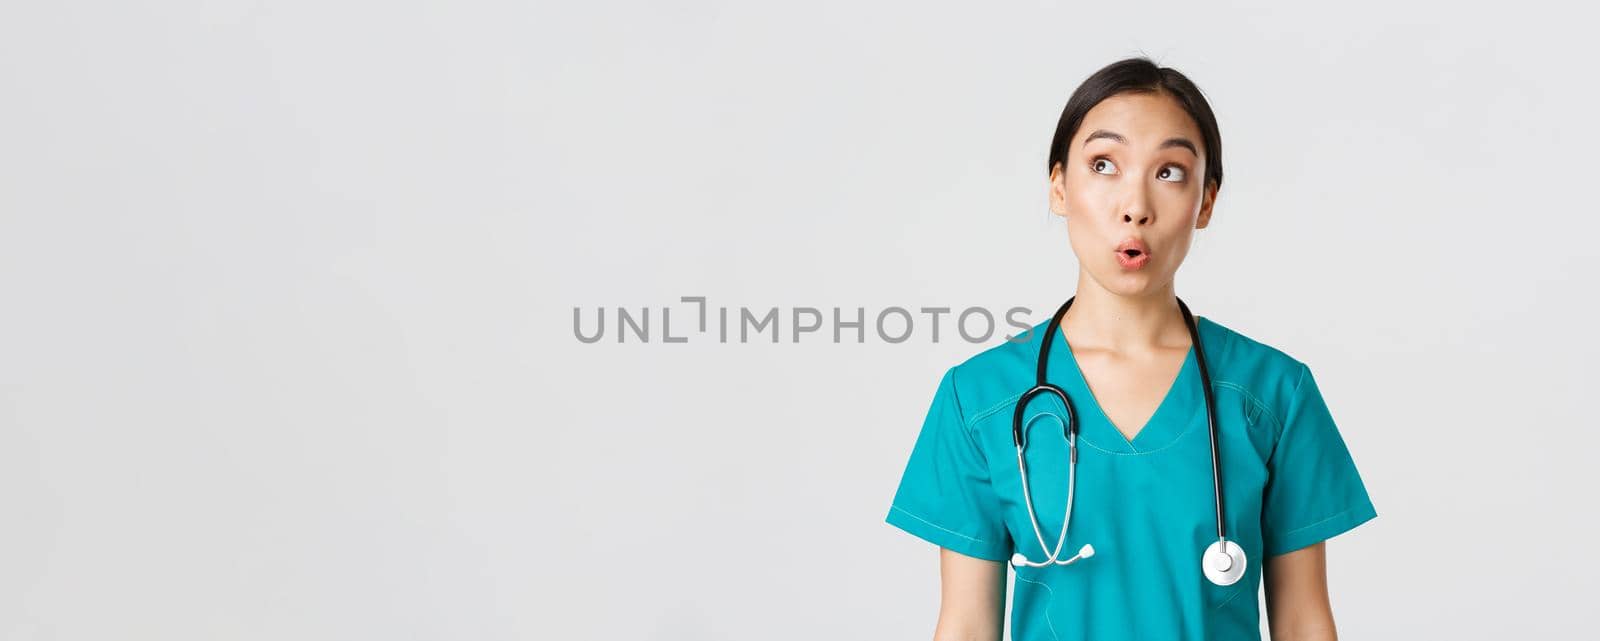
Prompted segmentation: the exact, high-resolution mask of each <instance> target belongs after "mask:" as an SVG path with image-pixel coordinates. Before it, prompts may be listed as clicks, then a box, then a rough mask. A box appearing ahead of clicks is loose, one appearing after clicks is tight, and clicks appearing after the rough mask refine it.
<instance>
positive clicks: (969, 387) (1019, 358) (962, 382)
mask: <svg viewBox="0 0 1600 641" xmlns="http://www.w3.org/2000/svg"><path fill="white" fill-rule="evenodd" d="M1047 324H1048V321H1045V322H1040V323H1038V324H1036V325H1034V326H1033V327H1030V328H1028V329H1026V330H1023V331H1022V332H1019V333H1018V334H1016V335H1014V336H1011V337H1002V338H1001V339H1000V342H999V343H998V344H996V345H992V346H989V347H987V348H984V349H982V350H981V351H978V352H977V353H974V354H971V355H969V356H967V357H966V358H965V359H963V360H961V361H960V362H958V363H956V364H955V365H953V366H951V367H950V368H949V370H948V371H946V372H945V377H946V379H947V380H946V383H947V384H948V385H949V386H950V390H949V391H950V392H952V393H953V394H954V395H955V397H956V403H957V404H958V405H959V406H960V408H961V415H962V420H963V422H964V423H966V424H967V425H969V426H970V425H971V424H972V423H973V422H975V421H977V420H980V419H982V418H984V417H986V416H988V415H990V414H993V413H994V412H996V411H998V410H999V409H1003V408H1006V407H1009V406H1010V405H1011V404H1012V403H1014V402H1016V399H1017V398H1018V397H1020V396H1022V393H1023V392H1026V391H1028V388H1030V387H1033V384H1034V374H1035V371H1036V368H1037V365H1038V357H1039V345H1040V339H1041V338H1042V336H1043V332H1044V329H1045V326H1046V325H1047Z"/></svg>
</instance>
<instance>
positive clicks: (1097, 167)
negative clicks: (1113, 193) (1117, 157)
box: [1089, 156, 1117, 175]
mask: <svg viewBox="0 0 1600 641" xmlns="http://www.w3.org/2000/svg"><path fill="white" fill-rule="evenodd" d="M1089 170H1090V171H1093V172H1094V173H1097V174H1107V175H1110V174H1114V173H1117V166H1116V164H1114V163H1112V162H1111V159H1109V158H1106V157H1104V156H1102V157H1100V158H1096V159H1094V160H1091V161H1089Z"/></svg>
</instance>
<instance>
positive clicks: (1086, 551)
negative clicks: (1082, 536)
mask: <svg viewBox="0 0 1600 641" xmlns="http://www.w3.org/2000/svg"><path fill="white" fill-rule="evenodd" d="M1078 556H1080V557H1083V558H1085V559H1087V558H1089V557H1091V556H1094V546H1093V545H1089V544H1088V543H1085V544H1083V547H1081V548H1078Z"/></svg>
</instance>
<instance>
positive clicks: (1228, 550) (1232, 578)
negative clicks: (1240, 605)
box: [1200, 541, 1245, 585]
mask: <svg viewBox="0 0 1600 641" xmlns="http://www.w3.org/2000/svg"><path fill="white" fill-rule="evenodd" d="M1200 567H1201V569H1202V570H1204V571H1205V574H1206V578H1207V579H1210V580H1211V582H1212V583H1215V584H1217V585H1233V584H1234V583H1237V582H1239V579H1240V578H1241V577H1243V576H1244V569H1245V557H1244V550H1243V549H1242V548H1240V547H1239V546H1238V544H1236V543H1234V542H1233V541H1217V542H1215V543H1212V544H1211V546H1210V547H1208V548H1206V552H1205V554H1204V555H1202V557H1201V558H1200Z"/></svg>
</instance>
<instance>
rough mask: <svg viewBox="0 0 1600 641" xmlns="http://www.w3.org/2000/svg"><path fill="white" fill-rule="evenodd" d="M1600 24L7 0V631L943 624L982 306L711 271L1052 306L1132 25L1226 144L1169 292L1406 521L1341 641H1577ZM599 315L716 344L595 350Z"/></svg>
mask: <svg viewBox="0 0 1600 641" xmlns="http://www.w3.org/2000/svg"><path fill="white" fill-rule="evenodd" d="M1592 25H1593V21H1592V16H1579V15H1564V14H1561V13H1558V12H1556V11H1555V9H1554V3H1530V2H1522V3H1515V5H1507V6H1485V5H1479V6H1473V5H1472V4H1471V3H1468V4H1460V3H1455V4H1450V5H1442V6H1440V7H1417V8H1412V7H1408V6H1404V5H1402V4H1400V3H1393V2H1385V3H1375V4H1373V5H1370V6H1364V7H1363V6H1353V5H1351V4H1350V3H1323V4H1322V5H1320V6H1317V7H1314V8H1309V7H1302V8H1294V9H1289V8H1285V7H1282V6H1281V5H1280V3H1261V4H1259V5H1256V6H1238V7H1223V6H1222V5H1221V4H1219V3H1214V2H1208V3H1181V4H1180V3H1173V4H1170V5H1168V6H1164V7H1161V6H1155V5H1151V4H1149V3H1133V4H1129V3H1113V2H1102V3H1029V4H1009V3H988V4H986V5H985V6H983V7H981V8H979V7H976V6H969V7H960V6H943V3H925V2H920V3H911V2H908V3H901V4H878V3H873V4H864V3H861V2H806V3H797V2H786V3H765V2H763V3H754V2H744V3H733V2H728V3H715V2H693V3H685V2H668V3H644V2H633V3H602V2H588V3H577V2H567V3H560V4H556V3H541V2H537V1H536V2H534V3H532V4H529V3H524V2H500V3H487V2H435V3H415V2H398V3H396V2H364V3H363V2H354V1H349V0H337V1H329V0H323V1H319V2H273V3H248V2H194V1H168V2H159V3H137V4H136V3H125V2H52V3H42V2H15V3H7V4H5V5H4V6H3V7H0V301H3V302H4V307H3V308H0V509H3V510H4V519H3V521H0V637H3V638H6V639H224V638H226V639H382V638H393V639H483V640H489V639H536V638H537V639H596V640H598V639H655V640H663V641H668V640H674V641H675V640H683V641H688V640H716V639H729V640H732V639H738V640H744V639H773V640H786V639H796V640H798V639H926V638H929V637H931V633H932V630H933V623H934V616H935V613H936V609H937V604H938V597H937V590H938V575H937V560H936V559H937V553H936V551H935V548H933V547H932V546H930V545H928V544H926V543H924V542H921V541H918V540H916V539H914V538H912V537H910V536H909V535H906V534H904V533H902V532H899V531H898V530H895V529H893V528H892V527H890V526H888V525H885V524H884V523H883V522H882V520H883V516H884V514H885V513H886V511H887V509H888V505H889V500H890V497H891V494H892V492H893V490H894V485H895V483H896V482H897V480H898V478H899V474H900V472H901V471H902V466H903V465H904V463H905V458H906V456H907V455H908V454H909V452H910V448H911V444H912V440H913V438H914V437H915V433H916V430H917V428H918V427H919V425H920V423H921V420H922V417H923V415H924V413H925V412H926V410H927V405H928V403H929V401H930V400H931V398H932V394H933V391H934V388H935V386H936V384H937V382H938V379H939V375H940V374H941V373H942V372H943V370H944V369H945V368H946V367H948V366H950V365H952V364H954V363H955V362H958V361H959V360H961V359H964V358H966V357H967V356H969V355H971V354H973V353H975V352H977V351H979V350H981V349H983V348H986V347H988V346H990V345H993V344H995V343H996V342H997V341H998V340H999V339H998V338H995V339H993V340H991V341H990V342H989V343H986V344H981V345H978V344H972V343H967V342H964V341H960V340H954V339H952V336H953V332H952V329H951V327H950V326H949V325H946V326H945V327H944V328H943V332H942V333H941V340H940V341H939V342H937V343H935V342H933V341H932V340H931V335H930V334H929V333H928V331H927V329H926V328H920V327H919V328H918V330H917V332H916V333H915V335H914V337H913V338H912V339H910V340H908V341H906V342H904V343H900V344H889V343H885V342H883V341H881V340H878V339H877V338H876V337H875V336H873V335H872V334H871V333H870V332H869V336H868V340H867V341H866V342H864V343H859V344H858V343H853V342H847V343H845V344H832V342H831V337H830V336H828V333H827V332H826V331H825V332H823V333H819V334H817V335H812V336H808V337H805V339H803V340H802V341H801V342H799V343H793V342H789V338H788V336H787V335H785V338H784V341H783V342H780V343H778V344H772V343H770V342H751V343H743V344H741V343H738V342H731V343H728V344H722V343H719V342H717V341H716V340H715V338H714V336H713V335H700V334H698V333H691V332H688V331H686V330H688V329H690V328H691V321H690V320H689V319H690V318H691V316H690V315H689V313H690V310H692V309H693V308H692V306H687V305H684V304H682V303H680V302H679V297H682V296H705V297H707V299H708V302H709V304H710V305H711V306H712V307H713V309H715V308H716V307H719V306H726V307H730V308H732V309H734V310H737V309H739V308H741V307H750V308H754V309H756V310H760V311H764V310H765V309H767V308H771V307H778V308H780V310H782V311H783V312H784V313H787V312H788V310H791V309H793V308H795V307H806V306H814V307H819V308H822V309H824V310H828V309H830V308H831V307H835V306H838V307H843V308H845V309H846V310H847V311H852V310H854V308H856V307H863V308H865V309H866V310H867V313H868V314H869V315H870V314H875V313H876V312H877V311H878V310H881V309H884V308H887V307H892V306H902V307H908V308H912V309H915V308H917V307H920V306H950V307H954V308H957V309H958V310H959V309H963V308H967V307H973V306H977V307H984V308H987V309H991V310H996V311H997V312H998V311H1000V310H1004V309H1006V308H1008V307H1011V306H1026V307H1029V308H1031V309H1033V310H1035V314H1034V315H1033V316H1031V317H1030V318H1031V319H1033V320H1037V319H1042V318H1043V314H1044V313H1046V311H1047V310H1050V309H1054V308H1055V306H1056V305H1057V304H1059V302H1060V301H1061V300H1062V299H1064V298H1065V297H1066V296H1068V295H1070V294H1071V293H1072V291H1071V290H1072V287H1073V284H1074V282H1075V278H1076V273H1077V267H1076V265H1075V263H1074V261H1073V257H1072V253H1071V251H1070V249H1069V247H1068V245H1067V238H1066V235H1065V230H1064V228H1063V226H1062V223H1061V221H1060V219H1058V218H1055V217H1053V216H1050V215H1049V214H1048V213H1047V211H1046V200H1045V188H1044V175H1045V174H1044V164H1045V161H1044V159H1045V156H1046V146H1047V145H1048V143H1049V140H1050V136H1051V134H1052V133H1053V130H1054V126H1055V122H1056V118H1057V117H1058V115H1059V113H1060V110H1061V107H1062V105H1063V104H1064V103H1065V101H1066V98H1067V96H1068V94H1070V92H1071V91H1072V89H1073V88H1074V87H1075V86H1076V85H1077V83H1078V82H1080V81H1081V80H1082V79H1083V78H1084V77H1086V76H1087V75H1088V74H1089V73H1091V72H1093V71H1094V70H1095V69H1097V68H1099V67H1101V66H1103V65H1104V64H1107V63H1109V62H1111V61H1113V60H1116V59H1118V58H1121V57H1124V56H1127V55H1136V54H1140V53H1144V54H1148V55H1150V56H1152V57H1154V58H1155V59H1156V60H1157V61H1158V62H1160V63H1162V64H1166V65H1171V66H1173V67H1176V68H1178V69H1179V70H1181V71H1183V72H1184V73H1186V74H1188V75H1189V76H1190V77H1191V78H1192V79H1194V81H1195V82H1196V83H1197V84H1198V85H1199V86H1200V87H1201V88H1202V89H1203V90H1204V91H1205V92H1206V94H1207V95H1208V96H1209V98H1210V100H1211V103H1212V105H1213V107H1214V108H1215V110H1216V111H1217V114H1218V117H1219V119H1220V126H1221V130H1222V135H1223V140H1224V144H1223V150H1224V160H1225V161H1224V169H1225V173H1226V175H1225V179H1224V184H1223V189H1222V192H1221V195H1220V197H1219V200H1218V203H1217V208H1216V216H1215V218H1214V220H1213V224H1212V225H1211V227H1210V228H1208V229H1206V230H1203V231H1201V232H1200V233H1199V235H1198V238H1197V241H1196V244H1195V246H1194V249H1193V250H1192V252H1191V253H1190V256H1189V259H1188V261H1187V262H1186V264H1185V265H1184V266H1183V268H1182V270H1181V271H1180V272H1179V275H1178V292H1179V295H1180V296H1182V297H1183V298H1184V299H1185V301H1186V302H1188V303H1189V304H1190V306H1191V307H1192V308H1193V309H1194V310H1195V311H1196V313H1198V314H1201V315H1203V316H1208V317H1211V318H1213V319H1215V320H1217V321H1218V322H1221V323H1223V324H1224V325H1228V326H1229V327H1232V328H1234V329H1236V330H1238V331H1240V332H1242V333H1244V334H1246V335H1247V336H1251V337H1253V338H1256V339H1258V340H1261V341H1263V342H1266V343H1268V344H1270V345H1273V346H1276V347H1278V348H1279V349H1282V350H1284V351H1285V352H1287V353H1289V354H1290V355H1292V356H1295V357H1296V358H1299V359H1301V360H1303V361H1305V362H1307V363H1308V364H1310V366H1311V367H1312V368H1313V371H1314V372H1316V375H1317V377H1318V382H1319V384H1320V385H1321V388H1322V390H1323V392H1324V394H1325V396H1326V398H1327V400H1328V401H1329V404H1330V406H1331V407H1332V410H1333V412H1334V416H1335V417H1336V419H1337V420H1338V422H1339V424H1340V426H1341V429H1342V430H1343V434H1344V436H1345V438H1346V440H1347V442H1348V443H1349V445H1350V447H1351V450H1352V452H1353V453H1354V455H1355V458H1356V461H1357V464H1358V466H1359V467H1360V469H1361V471H1362V474H1363V478H1364V480H1365V481H1366V484H1367V487H1368V489H1369V491H1370V492H1371V494H1372V498H1373V501H1374V503H1375V505H1376V506H1377V508H1378V511H1379V517H1378V518H1377V519H1376V520H1374V521H1372V522H1370V523H1368V524H1366V525H1364V526H1362V527H1361V528H1358V529H1357V530H1355V531H1353V532H1351V533H1350V534H1347V535H1344V536H1342V537H1339V538H1336V539H1334V540H1333V541H1331V542H1330V543H1329V548H1328V553H1329V563H1330V567H1329V583H1330V586H1331V590H1332V595H1333V604H1334V609H1335V614H1336V617H1337V620H1338V623H1339V628H1340V632H1341V634H1342V636H1344V637H1347V638H1351V639H1363V638H1365V639H1442V638H1448V639H1457V640H1468V639H1503V638H1528V639H1532V638H1556V637H1561V638H1572V637H1581V636H1584V634H1585V632H1584V630H1590V631H1592V625H1593V624H1592V620H1593V619H1592V614H1593V610H1592V602H1593V600H1594V597H1595V596H1596V593H1597V588H1600V585H1597V584H1600V581H1597V579H1596V575H1595V571H1596V566H1597V563H1596V561H1597V552H1596V546H1595V540H1596V537H1597V535H1600V531H1597V529H1600V528H1597V526H1596V519H1595V516H1594V509H1593V500H1594V493H1595V489H1596V487H1597V478H1596V474H1595V471H1594V470H1595V463H1594V461H1595V456H1596V454H1595V445H1596V444H1597V439H1596V437H1595V434H1596V430H1597V428H1600V426H1597V425H1596V421H1595V420H1594V418H1593V413H1592V411H1593V409H1594V391H1593V390H1594V389H1595V383H1596V377H1595V375H1594V371H1595V370H1594V367H1595V364H1596V358H1597V357H1600V349H1597V347H1596V343H1595V340H1594V335H1593V331H1592V328H1593V325H1594V322H1595V312H1596V306H1595V304H1594V296H1595V294H1596V293H1597V292H1596V285H1595V282H1596V280H1595V277H1596V276H1597V273H1596V269H1595V267H1594V260H1595V258H1596V250H1595V245H1594V243H1595V236H1596V232H1597V231H1600V225H1597V224H1596V222H1595V219H1596V214H1597V211H1596V206H1595V188H1596V187H1595V186H1596V185H1597V184H1600V183H1597V181H1596V177H1595V176H1596V175H1595V172H1596V171H1597V170H1600V162H1597V161H1596V158H1597V156H1596V154H1597V150H1600V145H1597V143H1600V136H1597V134H1596V127H1595V124H1594V118H1593V114H1594V109H1595V98H1596V89H1595V83H1594V82H1593V78H1594V70H1593V67H1592V65H1591V60H1592V57H1593V51H1592V44H1593V34H1592V33H1591V29H1592ZM597 307H604V308H607V309H608V310H610V312H609V313H612V314H614V313H615V309H616V308H618V307H626V308H629V309H630V310H635V311H637V310H640V309H643V308H647V307H648V308H652V309H653V313H654V314H659V313H660V309H661V308H663V307H673V308H674V311H673V313H674V314H675V316H674V329H673V333H674V334H686V335H689V340H688V342H686V343H683V344H664V343H662V342H661V341H660V340H659V332H660V329H659V327H658V326H656V325H652V329H651V331H652V332H653V333H656V334H657V340H653V341H651V342H649V343H638V342H634V341H629V342H626V343H622V344H618V343H617V342H616V341H615V340H612V339H614V336H615V335H614V334H613V335H611V336H610V337H608V340H603V341H601V342H599V343H595V344H585V343H582V342H580V341H578V340H577V339H576V338H575V336H574V333H573V310H574V309H575V308H580V309H582V310H586V313H589V312H592V311H593V310H594V309H596V308H597ZM589 318H591V319H592V318H593V317H592V316H589ZM613 320H614V317H613ZM652 320H653V321H655V322H659V316H655V317H654V318H653V319H652ZM946 320H947V322H948V319H946ZM785 330H786V331H787V326H786V325H785Z"/></svg>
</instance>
